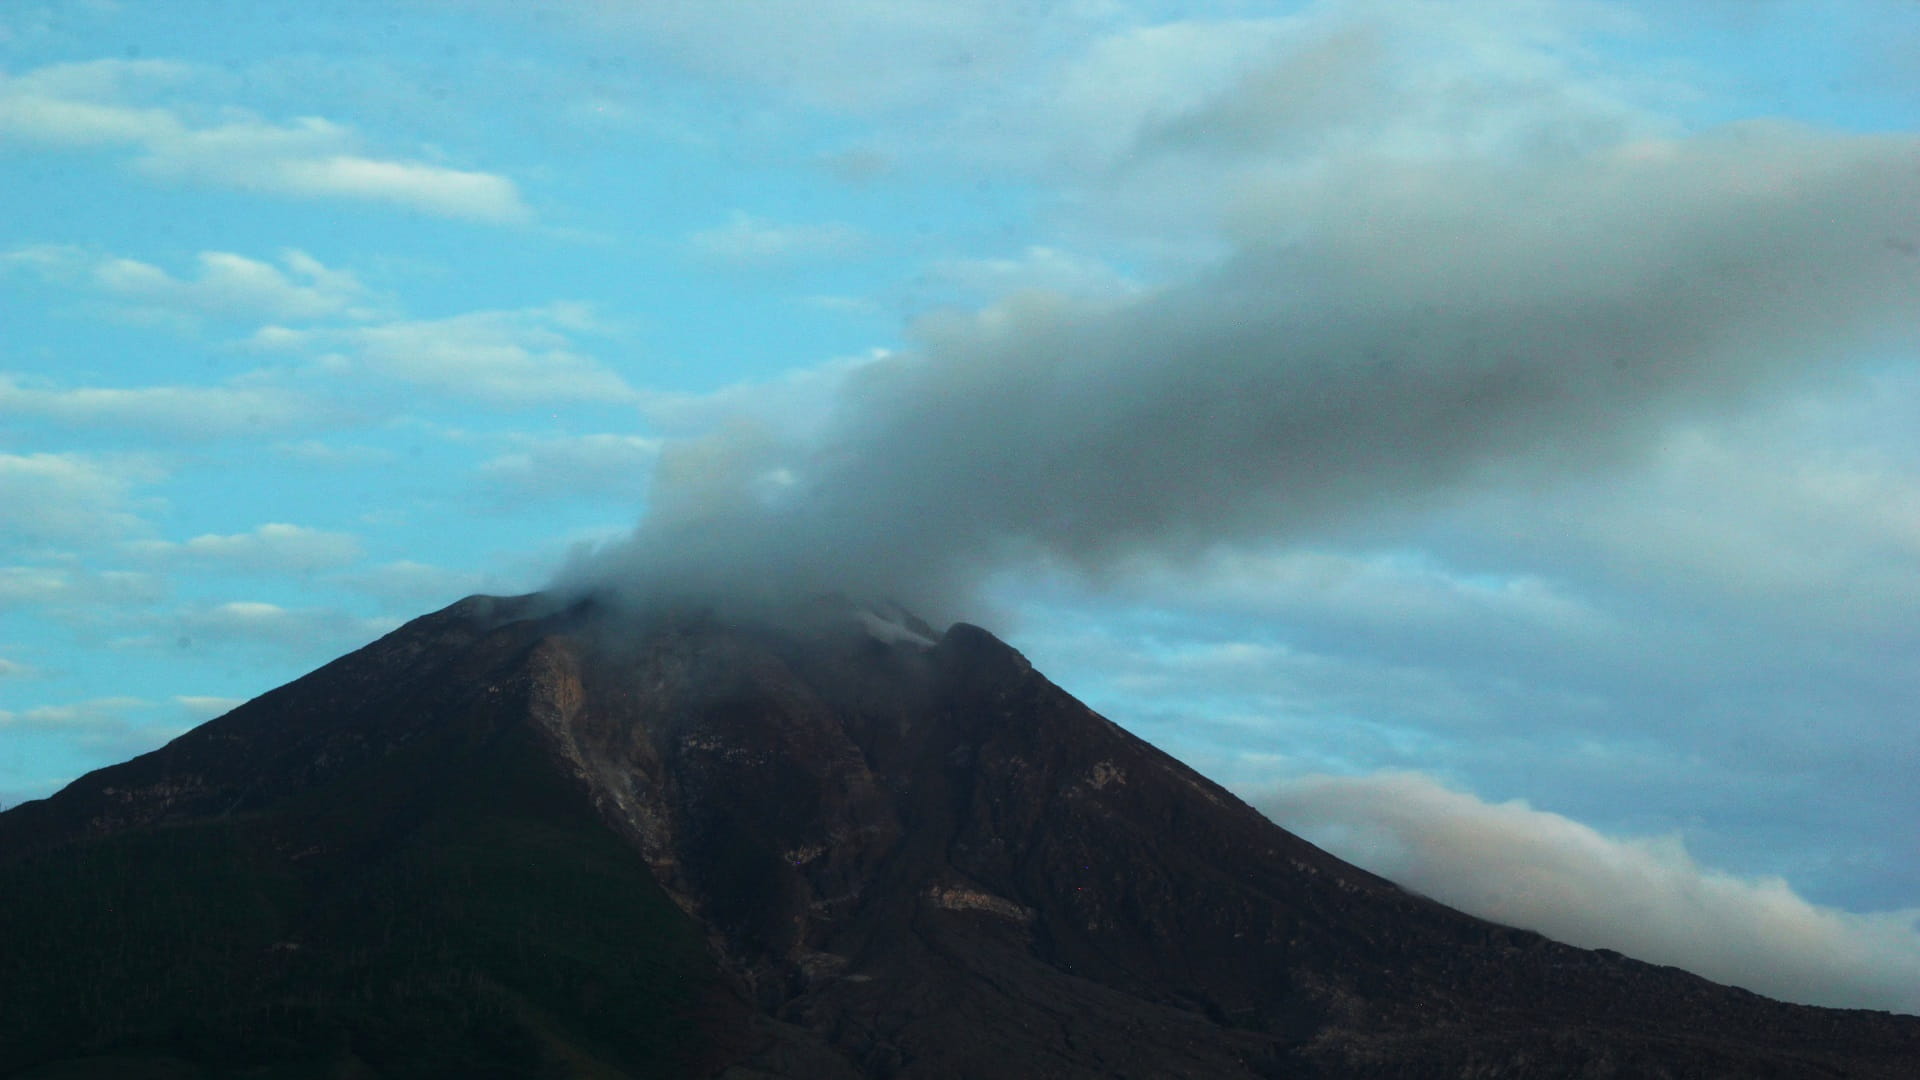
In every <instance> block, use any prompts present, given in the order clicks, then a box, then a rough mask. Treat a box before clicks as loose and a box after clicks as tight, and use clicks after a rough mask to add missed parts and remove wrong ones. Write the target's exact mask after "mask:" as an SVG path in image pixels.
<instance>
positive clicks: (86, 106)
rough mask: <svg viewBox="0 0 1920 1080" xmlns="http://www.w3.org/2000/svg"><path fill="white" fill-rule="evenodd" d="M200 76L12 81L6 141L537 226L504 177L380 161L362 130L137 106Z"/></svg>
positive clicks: (4, 118) (131, 71)
mask: <svg viewBox="0 0 1920 1080" xmlns="http://www.w3.org/2000/svg"><path fill="white" fill-rule="evenodd" d="M195 74H196V72H195V69H194V68H192V67H190V66H188V65H183V64H175V63H166V62H159V61H123V60H96V61H90V62H86V63H79V64H56V65H53V66H50V67H44V68H40V69H37V70H35V71H30V72H26V73H24V74H21V75H15V76H10V77H4V78H0V133H4V134H7V135H11V136H13V137H15V138H17V139H21V140H24V141H30V142H37V143H41V144H44V145H49V146H56V147H67V148H72V149H85V148H109V147H125V148H129V149H132V150H134V151H136V157H135V160H134V165H135V168H136V169H138V170H139V171H140V172H142V173H144V174H147V175H149V176H153V177H156V178H160V179H165V180H185V181H190V182H196V183H204V184H209V185H212V186H217V187H225V188H232V189H237V190H242V191H259V192H264V193H268V194H275V195H285V196H291V197H295V198H328V199H349V200H358V201H364V202H377V203H386V204H389V205H394V206H399V207H402V208H405V209H409V210H416V211H420V212H424V213H428V214H434V215H438V216H443V217H453V218H464V219H468V220H473V221H480V222H487V223H492V224H512V223H520V222H525V221H529V220H531V218H532V213H531V211H529V210H528V208H527V206H526V204H525V203H524V202H522V201H521V198H520V193H519V190H518V188H516V187H515V185H514V183H513V181H512V180H509V179H507V178H506V177H504V176H500V175H497V174H494V173H488V172H480V171H474V170H467V169H456V168H451V167H448V166H444V165H438V164H433V163H429V162H424V161H412V160H405V159H396V158H384V157H377V156H372V155H370V154H368V153H367V152H366V151H365V150H364V149H363V148H362V145H361V142H362V140H361V139H360V138H359V136H358V135H357V134H356V133H355V132H354V131H353V129H351V128H349V127H347V126H345V125H342V124H338V123H335V122H333V121H330V120H326V119H323V118H321V117H313V116H307V117H300V118H298V119H295V120H293V121H292V122H290V123H284V124H276V123H272V122H269V121H266V120H263V119H261V118H259V117H256V116H253V115H251V114H249V113H246V112H245V111H243V110H238V109H232V108H228V109H224V110H221V111H220V113H219V117H220V118H219V119H218V120H215V121H212V122H208V123H195V122H194V121H192V120H190V119H188V118H187V116H186V114H185V111H184V110H182V109H177V108H173V107H166V106H156V105H151V104H140V103H137V102H138V101H140V100H142V99H147V98H151V97H152V96H153V95H154V92H155V91H157V90H162V89H171V88H177V87H180V86H182V85H183V84H186V83H189V82H191V81H192V79H193V78H194V76H195Z"/></svg>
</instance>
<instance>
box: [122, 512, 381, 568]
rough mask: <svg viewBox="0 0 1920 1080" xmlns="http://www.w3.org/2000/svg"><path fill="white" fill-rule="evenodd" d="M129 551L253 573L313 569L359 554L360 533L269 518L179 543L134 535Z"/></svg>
mask: <svg viewBox="0 0 1920 1080" xmlns="http://www.w3.org/2000/svg"><path fill="white" fill-rule="evenodd" d="M126 550H127V552H128V553H129V554H131V555H133V556H135V557H137V558H141V559H146V560H151V561H154V562H160V563H166V564H175V565H192V566H198V567H201V568H203V569H208V570H216V571H226V572H239V573H256V574H275V575H278V574H311V573H313V572H314V571H316V570H325V569H330V568H333V567H338V566H344V565H347V564H348V563H351V562H354V561H355V560H357V559H359V558H360V556H361V554H362V553H363V549H362V547H361V545H360V540H359V538H357V537H355V536H352V535H349V534H347V533H338V532H326V531H323V530H320V529H312V528H308V527H306V526H304V525H289V524H286V523H284V522H269V523H267V524H265V525H261V526H259V527H258V528H256V529H254V530H253V531H252V532H245V533H235V534H232V535H224V536H223V535H219V534H215V533H207V534H204V535H201V536H196V537H194V538H192V539H190V540H185V541H181V542H178V543H175V542H172V541H167V540H136V541H131V542H129V543H128V544H127V545H126Z"/></svg>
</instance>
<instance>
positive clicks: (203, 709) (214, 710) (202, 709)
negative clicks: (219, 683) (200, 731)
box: [173, 694, 247, 724]
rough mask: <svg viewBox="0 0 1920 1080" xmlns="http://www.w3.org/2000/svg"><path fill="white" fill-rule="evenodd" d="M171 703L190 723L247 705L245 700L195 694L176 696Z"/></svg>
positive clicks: (200, 721)
mask: <svg viewBox="0 0 1920 1080" xmlns="http://www.w3.org/2000/svg"><path fill="white" fill-rule="evenodd" d="M173 703H174V704H176V705H178V706H180V707H181V709H182V710H184V711H185V712H186V714H187V717H188V720H189V722H191V723H195V724H198V723H202V722H204V721H207V720H211V719H213V718H214V717H216V716H224V715H226V714H227V713H230V712H232V711H233V710H235V709H237V708H239V707H240V706H242V705H245V704H246V703H247V699H246V698H233V697H206V696H201V695H195V694H177V695H175V696H174V699H173Z"/></svg>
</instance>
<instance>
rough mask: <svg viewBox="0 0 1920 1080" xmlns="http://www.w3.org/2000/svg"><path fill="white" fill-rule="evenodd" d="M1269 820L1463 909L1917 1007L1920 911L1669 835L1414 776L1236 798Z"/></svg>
mask: <svg viewBox="0 0 1920 1080" xmlns="http://www.w3.org/2000/svg"><path fill="white" fill-rule="evenodd" d="M1246 794H1247V795H1248V797H1249V798H1250V800H1251V801H1252V802H1253V803H1254V804H1255V805H1256V806H1258V807H1260V809H1261V810H1262V811H1263V812H1265V813H1266V814H1267V815H1268V816H1269V817H1271V818H1273V819H1274V820H1275V821H1276V822H1279V823H1280V824H1281V825H1284V826H1286V827H1287V828H1290V829H1293V830H1295V831H1298V832H1300V833H1302V834H1303V835H1305V836H1307V837H1309V838H1310V839H1313V840H1314V841H1315V842H1317V843H1320V844H1323V845H1325V846H1326V847H1327V848H1329V849H1330V850H1332V851H1334V852H1335V853H1337V854H1339V855H1340V856H1341V857H1343V858H1347V859H1350V860H1352V861H1354V862H1356V863H1358V864H1359V865H1361V866H1364V867H1366V868H1368V869H1370V870H1373V871H1374V872H1376V873H1379V874H1382V875H1384V876H1386V877H1388V878H1391V879H1392V880H1394V881H1397V882H1399V883H1400V884H1402V885H1405V886H1407V887H1409V888H1412V889H1414V890H1416V891H1418V892H1421V893H1424V894H1426V895H1429V896H1432V897H1433V898H1435V899H1437V900H1440V901H1442V902H1444V903H1447V904H1451V905H1453V906H1455V907H1458V908H1460V909H1461V910H1463V911H1467V912H1470V913H1472V914H1475V915H1479V916H1481V917H1483V918H1487V919H1492V920H1493V921H1495V922H1499V923H1504V924H1507V925H1511V926H1520V927H1525V928H1527V929H1531V930H1538V931H1540V932H1541V933H1544V934H1546V935H1547V936H1549V937H1552V938H1556V939H1558V940H1561V941H1565V942H1568V943H1570V944H1574V945H1580V946H1584V947H1587V948H1609V949H1614V950H1616V951H1619V952H1623V953H1626V954H1627V955H1629V956H1633V957H1635V958H1638V959H1641V960H1647V961H1651V962H1653V963H1660V964H1672V965H1675V966H1678V967H1683V968H1686V969H1687V970H1689V971H1693V972H1696V973H1698V974H1701V975H1704V976H1706V977H1708V978H1710V979H1714V980H1716V981H1719V982H1725V983H1731V984H1733V985H1735V986H1741V987H1745V988H1747V989H1749V990H1753V991H1755V992H1757V993H1762V994H1766V995H1768V996H1770V997H1777V998H1782V999H1784V1000H1787V1001H1795V1002H1802V1003H1805V1004H1812V1005H1829V1006H1840V1007H1851V1008H1874V1009H1891V1010H1896V1011H1902V1012H1920V910H1909V911H1896V912H1884V913H1878V914H1855V913H1851V912H1844V911H1839V910H1836V909H1833V908H1827V907H1822V906H1819V905H1817V904H1813V903H1809V902H1808V901H1807V900H1805V899H1803V898H1802V897H1800V896H1799V895H1797V894H1796V893H1795V892H1794V891H1793V889H1792V888H1791V887H1789V886H1788V885H1787V883H1786V882H1785V881H1783V880H1781V879H1779V878H1765V879H1748V878H1740V877H1735V876H1732V875H1729V874H1724V873H1719V872H1716V871H1713V870H1709V869H1707V868H1704V867H1702V866H1700V865H1699V864H1697V863H1696V862H1694V860H1693V859H1692V857H1691V856H1689V855H1688V854H1687V851H1686V848H1685V846H1684V845H1683V844H1682V843H1681V842H1680V840H1679V838H1678V837H1656V838H1638V839H1617V838H1614V837H1609V836H1606V835H1603V834H1601V833H1599V832H1596V831H1595V830H1593V829H1591V828H1588V827H1587V826H1585V825H1582V824H1580V823H1579V822H1576V821H1571V820H1569V819H1567V818H1564V817H1561V816H1560V815H1558V814H1550V813H1546V812H1544V811H1540V810H1535V809H1532V808H1531V807H1529V806H1528V805H1527V804H1526V803H1525V802H1521V801H1513V802H1506V803H1499V804H1491V803H1486V802H1483V801H1481V800H1480V799H1478V798H1475V797H1474V796H1472V795H1469V794H1466V793H1463V792H1458V791H1453V790H1449V789H1448V788H1446V787H1444V786H1442V785H1441V784H1439V783H1438V782H1437V781H1435V780H1433V779H1432V778H1430V777H1427V776H1424V775H1421V774H1419V773H1385V774H1380V775H1375V776H1367V777H1334V776H1316V777H1307V778H1304V779H1300V780H1296V781H1292V782H1290V783H1287V784H1283V785H1280V786H1278V787H1276V788H1270V789H1268V790H1265V791H1249V792H1246Z"/></svg>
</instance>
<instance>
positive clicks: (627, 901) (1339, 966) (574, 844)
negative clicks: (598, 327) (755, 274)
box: [0, 595, 1920, 1080]
mask: <svg viewBox="0 0 1920 1080" xmlns="http://www.w3.org/2000/svg"><path fill="white" fill-rule="evenodd" d="M0 920H4V921H3V922H0V942H3V943H4V949H0V1076H8V1077H15V1076H17V1077H23V1078H25V1077H35V1078H41V1080H51V1078H56V1077H59V1078H73V1077H83V1076H103V1077H104V1076H112V1077H154V1078H159V1077H169V1078H173V1077H180V1078H185V1077H269V1076H271V1077H281V1076H312V1077H384V1076H395V1077H399V1076H406V1077H413V1076H445V1077H489V1076H497V1077H510V1076H605V1077H620V1076H629V1077H642V1076H645V1077H680V1076H686V1077H725V1078H728V1080H748V1078H756V1077H795V1078H803V1080H805V1078H815V1077H818V1078H823V1080H826V1078H847V1080H854V1078H881V1077H900V1078H909V1077H912V1078H935V1077H939V1078H953V1077H979V1078H989V1077H991V1078H1015V1080H1017V1078H1025V1077H1035V1078H1038V1077H1049V1078H1093V1077H1142V1078H1146V1077H1192V1078H1208V1080H1226V1078H1234V1077H1320V1078H1330V1077H1409V1078H1412V1077H1422V1078H1424V1077H1438V1076H1474V1077H1488V1078H1498V1077H1563V1076H1585V1077H1623V1078H1624V1077H1742V1078H1747V1077H1839V1076H1848V1077H1887V1078H1892V1077H1911V1076H1913V1075H1916V1073H1917V1072H1920V1018H1915V1017H1905V1016H1895V1015H1890V1014H1885V1013H1872V1012H1862V1011H1845V1010H1831V1009H1818V1008H1811V1007H1804V1006H1793V1005H1786V1004H1781V1003H1778V1002H1774V1001H1770V1000H1767V999H1764V998H1761V997H1758V996H1756V995H1753V994H1750V993H1747V992H1745V991H1742V990H1737V989H1732V988H1729V987H1724V986H1719V985H1716V984H1713V983H1710V982H1707V981H1706V980H1704V979H1700V978H1698V977H1695V976H1693V975H1690V974H1687V973H1686V972H1683V971H1680V970H1677V969H1674V968H1664V967H1655V966H1652V965H1648V964H1643V963H1639V962H1636V961H1633V960H1630V959H1627V958H1625V957H1622V956H1620V955H1618V954H1616V953H1610V952H1606V951H1600V952H1592V951H1587V950H1583V949H1576V948H1572V947H1570V946H1566V945H1561V944H1558V943H1555V942H1553V941H1549V940H1547V939H1545V938H1543V937H1541V936H1540V935H1538V934H1534V933H1531V932H1528V931H1525V930H1518V929H1513V928H1509V927H1503V926H1498V925H1494V924H1492V923H1488V922H1485V921H1482V920H1479V919H1475V918H1472V917H1470V916H1467V915H1463V914H1461V913H1459V912H1456V911H1453V910H1451V909H1449V908H1446V907H1444V906H1442V905H1440V904H1437V903H1435V902H1433V901H1430V900H1427V899H1424V898H1422V897H1420V896H1417V895H1414V894H1412V893H1409V892H1407V891H1405V890H1402V889H1400V888H1398V887H1396V886H1395V885H1393V884H1392V883H1391V882H1388V881H1385V880H1383V879H1381V878H1378V877H1375V876H1374V875H1371V874H1369V873H1367V872H1365V871H1363V870H1360V869H1357V868H1355V867H1353V866H1350V865H1348V864H1346V863H1343V862H1341V861H1340V860H1338V859H1335V858H1333V857H1332V856H1330V855H1328V854H1326V853H1325V852H1323V851H1321V850H1319V849H1318V848H1315V847H1314V846H1312V845H1311V844H1308V843H1306V842H1305V841H1303V840H1301V839H1299V838H1298V837H1295V836H1293V835H1292V834H1291V833H1288V832H1286V831H1285V830H1284V829H1282V828H1280V827H1278V826H1276V825H1274V824H1273V823H1271V822H1269V821H1267V820H1266V819H1265V818H1263V817H1261V816H1260V814H1258V813H1257V812H1255V811H1254V810H1253V809H1251V808H1250V807H1248V806H1247V805H1245V804H1244V803H1242V802H1240V801H1239V800H1238V799H1236V798H1235V797H1234V796H1233V795H1231V794H1229V793H1228V792H1227V791H1225V790H1224V789H1222V788H1220V787H1218V786H1217V785H1215V784H1213V783H1211V782H1210V781H1208V780H1206V779H1205V778H1204V777H1201V776H1200V775H1199V774H1197V773H1195V772H1193V771H1192V770H1191V769H1188V768H1187V767H1185V766H1184V765H1182V764H1180V763H1179V762H1177V761H1175V760H1173V759H1172V758H1170V757H1168V756H1167V755H1165V754H1163V753H1161V752H1160V751H1158V750H1156V749H1154V748H1153V747H1152V746H1149V745H1148V744H1146V743H1144V742H1142V741H1141V740H1139V739H1137V738H1135V737H1133V736H1131V735H1129V734H1127V733H1126V732H1125V731H1123V730H1121V729H1120V728H1118V727H1116V726H1115V725H1114V724H1112V723H1110V722H1109V721H1107V720H1105V719H1103V718H1102V717H1100V716H1099V715H1097V714H1095V713H1094V712H1092V711H1091V710H1089V709H1088V708H1086V707H1085V706H1084V705H1082V704H1080V703H1079V702H1078V701H1076V700H1074V698H1072V697H1071V696H1070V695H1068V694H1067V693H1066V692H1064V691H1063V690H1061V689H1060V688H1059V687H1056V686H1055V685H1054V684H1053V683H1051V682H1049V681H1048V680H1047V679H1046V678H1045V677H1044V676H1042V675H1041V674H1040V673H1038V672H1036V671H1035V670H1033V668H1032V666H1031V665H1030V664H1028V663H1027V661H1026V660H1025V659H1024V658H1023V657H1022V656H1021V655H1020V654H1019V653H1018V652H1016V651H1015V650H1013V649H1012V648H1010V647H1008V646H1007V645H1006V644H1004V643H1003V642H1001V641H1000V640H999V639H997V638H995V637H994V636H993V635H992V634H990V633H988V632H987V631H985V630H982V629H980V628H978V627H974V626H970V625H966V624H959V625H955V626H954V627H952V628H951V629H949V630H947V631H946V632H945V633H938V632H936V631H935V630H933V629H932V628H931V627H928V626H926V625H925V624H923V623H919V622H918V621H917V620H915V619H913V618H912V617H911V616H909V615H906V614H905V613H903V612H897V611H874V610H861V609H855V608H852V607H850V606H846V605H842V604H839V603H823V604H822V605H821V606H820V608H819V609H818V610H817V611H814V612H812V613H809V614H807V615H805V616H802V617H798V618H796V619H794V620H791V621H789V622H786V623H783V624H781V625H778V626H776V625H772V624H757V623H746V622H740V621H735V620H729V619H727V618H724V617H721V616H717V615H714V614H710V613H707V614H699V613H673V614H658V615H652V616H647V615H635V614H633V613H631V612H626V611H620V610H616V609H614V608H612V607H610V606H608V605H605V604H600V603H596V602H594V601H591V600H589V601H582V602H578V603H573V604H562V603H560V602H558V601H556V600H554V599H552V598H550V597H547V596H540V595H536V596H526V597H517V598H494V597H472V598H469V599H467V600H463V601H461V602H460V603H457V604H455V605H453V606H451V607H449V608H447V609H445V610H443V611H440V612H437V613H435V614H432V615H428V616H425V617H423V618H420V619H417V620H415V621H413V622H411V623H409V624H407V625H406V626H404V627H402V628H400V629H399V630H396V631H394V632H393V633H392V634H389V635H388V636H386V637H384V638H382V639H381V640H379V641H377V642H375V643H373V644H371V645H369V646H367V647H366V648H364V649H361V650H359V651H358V652H355V653H353V654H350V655H348V656H346V657H343V658H341V659H339V660H336V661H334V662H333V663H331V664H329V665H327V666H326V667H323V668H321V669H320V670H318V671H316V672H314V673H312V674H310V675H308V676H305V677H304V678H301V679H299V680H296V681H295V682H293V683H290V684H288V685H287V686H284V687H281V688H280V689H278V690H274V691H272V692H270V693H268V694H266V695H263V696H262V697H260V698H258V699H256V700H254V701H252V702H249V703H248V704H246V705H243V706H241V707H240V708H238V709H235V710H234V711H233V712H231V713H229V714H227V715H226V716H223V717H221V718H220V719H218V720H214V721H212V722H209V723H207V724H205V725H202V726H201V727H199V728H197V729H195V730H194V731H191V732H189V733H187V734H186V735H183V736H181V737H180V738H178V739H176V740H174V741H173V742H172V743H169V744H168V745H167V746H165V747H163V748H162V749H159V750H156V751H154V752H152V753H149V754H145V755H143V756H141V757H138V758H135V759H134V760H132V761H129V762H126V763H124V764H122V765H117V766H114V767H112V768H108V769H102V770H100V771H98V772H94V773H90V774H88V775H87V776H85V777H83V778H81V779H80V780H78V781H76V782H75V783H73V784H72V785H70V786H69V787H68V788H66V789H65V790H63V791H61V792H60V793H59V794H57V795H54V796H53V797H51V798H49V799H45V800H41V801H39V802H33V803H27V804H24V805H22V806H19V807H16V808H14V809H13V810H10V811H8V812H6V813H5V814H0Z"/></svg>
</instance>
